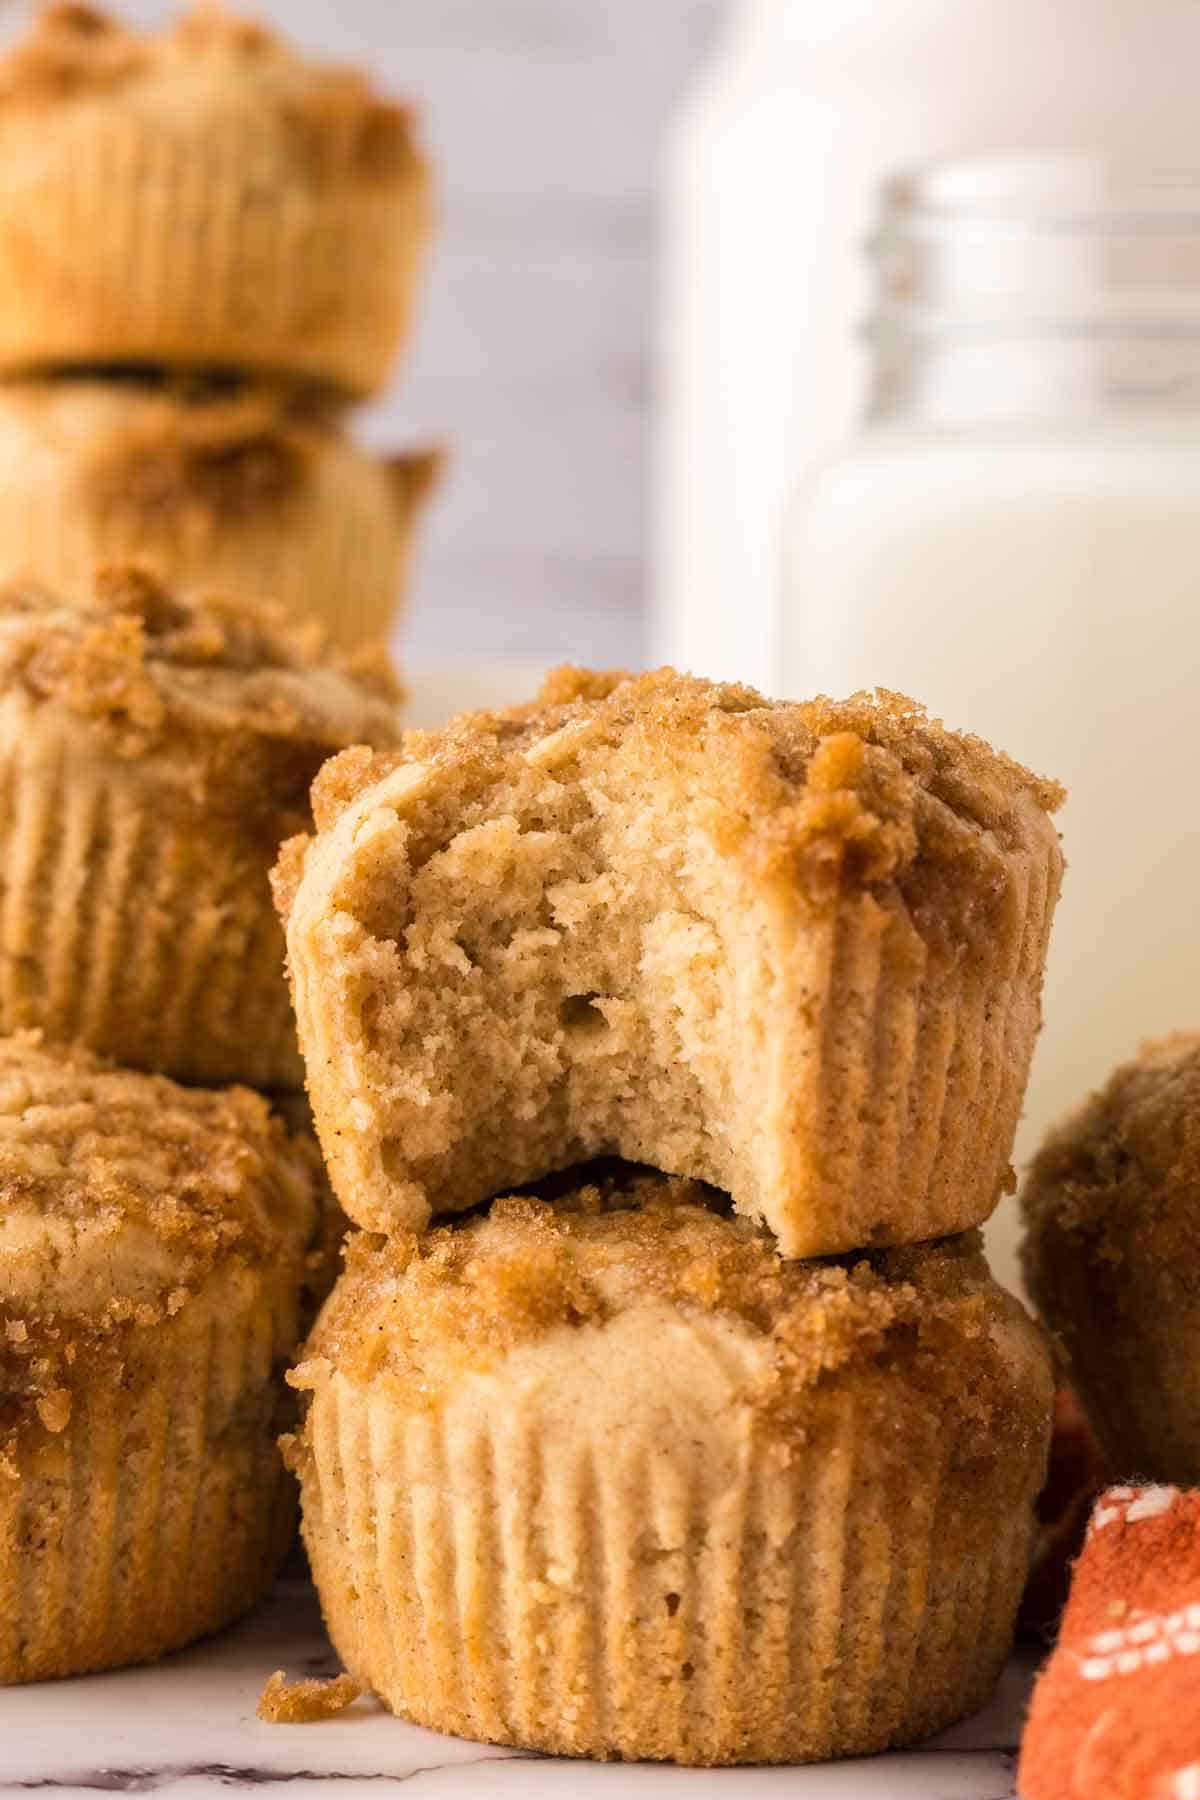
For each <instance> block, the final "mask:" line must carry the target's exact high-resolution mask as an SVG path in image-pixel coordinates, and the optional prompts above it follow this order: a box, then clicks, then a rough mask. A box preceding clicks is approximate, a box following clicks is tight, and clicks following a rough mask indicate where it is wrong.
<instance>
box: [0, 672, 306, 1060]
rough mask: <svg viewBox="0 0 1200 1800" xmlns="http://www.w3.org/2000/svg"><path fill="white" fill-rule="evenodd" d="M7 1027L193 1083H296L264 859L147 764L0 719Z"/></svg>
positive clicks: (31, 721) (2, 1019)
mask: <svg viewBox="0 0 1200 1800" xmlns="http://www.w3.org/2000/svg"><path fill="white" fill-rule="evenodd" d="M0 841H3V844H4V848H5V869H4V882H3V891H2V893H0V1030H3V1031H6V1032H8V1031H15V1030H18V1029H22V1028H33V1027H38V1028H41V1029H42V1030H44V1031H45V1033H46V1035H47V1037H48V1038H51V1039H56V1040H58V1041H74V1042H77V1043H82V1044H86V1045H87V1046H88V1048H89V1049H92V1050H97V1051H100V1052H101V1053H103V1054H105V1055H108V1056H111V1057H113V1058H115V1059H116V1061H118V1062H120V1063H125V1064H128V1065H129V1066H130V1067H131V1068H140V1069H154V1070H159V1071H161V1072H162V1073H164V1074H168V1075H172V1076H174V1077H176V1078H177V1079H179V1080H183V1081H200V1082H213V1083H220V1082H231V1081H244V1082H247V1083H249V1084H251V1085H253V1086H259V1087H265V1088H298V1087H300V1086H301V1085H302V1082H303V1069H302V1065H301V1063H300V1057H299V1051H298V1049H297V1046H296V1039H295V1026H294V1024H293V1021H292V1014H291V1005H290V1002H289V1000H288V994H287V987H286V983H285V981H284V976H283V952H284V946H283V935H282V932H281V930H280V926H279V922H278V919H277V918H276V916H275V912H274V908H273V906H272V903H271V895H270V887H269V882H268V874H267V871H268V868H269V864H270V860H271V854H272V852H271V850H270V849H269V848H268V847H266V846H264V845H263V844H262V843H261V841H260V842H253V841H248V840H247V838H246V836H245V834H244V831H243V827H242V825H241V824H240V823H239V821H238V820H237V819H222V818H220V817H218V816H217V815H215V814H214V815H213V816H211V817H208V818H205V819H204V820H200V819H198V818H197V815H196V808H195V807H194V806H190V805H183V806H181V805H179V804H178V802H177V800H176V796H175V795H173V794H172V793H171V792H170V790H169V787H160V786H159V785H156V780H155V777H154V775H153V773H152V772H151V771H150V769H149V767H148V765H147V764H146V763H145V762H139V763H134V764H131V765H130V766H129V768H128V769H126V768H124V767H122V766H121V765H120V763H119V762H116V761H109V760H105V759H102V758H100V757H98V756H95V755H94V753H92V752H91V751H90V750H89V747H88V744H87V742H86V740H81V741H80V742H78V743H77V742H75V741H74V740H73V738H72V734H71V732H70V728H69V727H67V728H66V729H64V730H60V729H59V727H58V726H57V725H56V723H55V722H54V720H53V719H52V718H50V717H46V718H45V719H38V718H36V717H30V716H29V715H28V713H26V712H23V711H21V710H20V708H19V707H13V708H6V709H3V710H2V711H0Z"/></svg>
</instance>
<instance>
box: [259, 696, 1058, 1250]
mask: <svg viewBox="0 0 1200 1800" xmlns="http://www.w3.org/2000/svg"><path fill="white" fill-rule="evenodd" d="M1060 797H1061V795H1060V791H1059V790H1058V789H1057V788H1055V787H1054V786H1053V785H1052V784H1050V783H1046V782H1041V781H1039V780H1037V779H1036V778H1035V777H1033V776H1031V775H1029V774H1028V773H1027V772H1026V771H1025V770H1023V769H1021V768H1019V767H1018V765H1016V764H1015V763H1012V762H1010V761H1009V760H1008V759H1007V758H1005V757H1003V756H999V755H997V754H995V753H994V752H992V751H990V750H989V749H988V748H987V746H986V745H984V744H982V743H981V742H979V741H978V740H975V739H970V738H963V737H959V736H956V735H955V734H953V733H950V732H946V731H944V730H943V729H942V728H941V727H940V726H938V725H937V724H936V723H934V722H933V721H931V720H929V719H928V718H927V717H926V715H925V714H924V712H923V711H922V710H921V709H920V708H919V707H917V706H915V705H914V704H913V703H912V702H909V701H905V700H902V699H900V698H899V697H897V696H894V695H881V696H879V697H877V698H876V699H871V698H869V697H867V696H861V695H860V696H857V697H855V698H854V699H852V700H850V701H847V702H844V703H840V704H839V703H835V702H832V701H828V700H818V701H814V702H811V703H808V704H771V703H769V702H767V701H764V700H763V699H762V698H761V697H760V696H759V695H757V694H755V693H754V692H753V691H752V690H750V689H747V688H736V687H722V686H717V685H715V684H713V683H710V682H704V681H698V680H693V679H691V678H688V677H683V676H679V675H676V674H675V673H674V672H672V671H670V670H660V671H657V672H656V673H654V674H650V675H645V676H640V677H637V678H631V677H623V676H620V675H598V674H586V673H583V674H581V673H580V672H578V671H572V670H568V671H560V673H559V674H558V675H557V676H555V677H554V678H552V680H551V682H550V684H549V686H548V687H547V689H546V691H545V692H544V694H543V695H542V697H541V698H540V699H539V700H538V701H537V702H535V703H534V704H533V705H532V706H528V707H518V708H514V709H512V710H510V711H507V712H499V713H479V714H471V715H467V716H465V717H464V718H461V719H459V720H456V721H454V722H453V723H452V724H451V725H450V726H448V727H447V728H446V729H445V730H444V731H441V732H432V733H431V732H409V733H407V734H406V735H405V737H404V740H403V742H402V744H401V745H400V746H399V747H398V748H397V749H396V750H395V751H392V752H385V753H383V754H382V755H379V756H374V757H372V756H371V755H369V754H368V753H366V752H364V751H362V750H361V749H356V750H352V751H350V752H348V753H347V754H346V755H345V756H344V757H340V758H337V759H334V760H333V761H331V762H330V763H329V764H327V765H326V767H325V768H324V769H323V770H322V772H321V775H320V777H319V779H318V780H317V782H316V783H315V785H314V789H313V809H314V817H315V819H316V824H317V829H318V835H317V836H316V837H315V838H314V839H313V840H312V841H311V842H309V843H298V844H297V843H293V844H289V845H288V846H286V847H285V850H284V852H283V855H282V858H281V861H280V864H279V866H278V868H277V871H276V878H275V879H276V894H277V901H278V904H279V905H280V908H281V911H282V912H283V914H284V916H285V918H286V920H287V928H288V941H289V951H290V969H291V976H292V982H293V992H294V997H295V1002H296V1009H297V1015H298V1019H299V1023H300V1036H301V1043H302V1047H303V1048H304V1051H305V1054H306V1057H307V1060H308V1065H309V1084H310V1092H311V1095H312V1100H313V1107H314V1113H315V1117H316V1121H317V1128H318V1132H319V1134H320V1136H321V1139H322V1144H323V1147H324V1149H325V1153H326V1157H327V1159H328V1162H329V1166H330V1171H331V1177H332V1179H333V1182H334V1185H335V1187H336V1188H337V1190H338V1192H339V1197H340V1198H341V1200H342V1203H343V1205H344V1206H345V1207H346V1209H347V1211H348V1212H349V1213H350V1214H351V1216H352V1217H353V1218H354V1219H355V1221H356V1222H357V1223H358V1224H360V1225H362V1226H364V1227H366V1228H368V1229H372V1230H388V1229H391V1228H392V1227H393V1226H394V1225H397V1224H398V1225H401V1226H404V1227H409V1228H413V1229H420V1228H421V1226H422V1225H423V1224H424V1223H425V1221H426V1220H427V1218H428V1217H429V1216H430V1214H431V1213H432V1214H437V1213H438V1212H442V1211H454V1210H460V1209H462V1208H464V1207H468V1206H470V1205H473V1204H475V1203H477V1202H478V1201H479V1200H481V1199H483V1198H485V1197H487V1196H488V1195H490V1194H494V1193H496V1192H498V1191H502V1190H503V1189H504V1187H505V1186H507V1185H519V1184H520V1183H522V1182H524V1181H527V1180H530V1179H535V1178H537V1177H539V1176H540V1175H542V1174H544V1173H545V1172H546V1171H547V1170H549V1169H553V1168H562V1167H567V1166H569V1165H570V1164H572V1163H575V1162H579V1161H581V1160H585V1159H586V1158H588V1157H590V1156H595V1155H607V1154H617V1155H621V1156H625V1157H628V1158H630V1159H632V1160H636V1161H640V1162H644V1163H647V1164H650V1165H652V1166H654V1167H656V1168H661V1169H664V1170H667V1171H669V1172H672V1173H677V1174H683V1175H688V1176H692V1177H695V1178H701V1179H704V1180H707V1181H710V1182H712V1183H713V1184H714V1185H716V1186H718V1187H721V1188H722V1189H725V1190H727V1191H729V1192H731V1193H732V1195H733V1198H734V1203H735V1205H736V1206H737V1207H738V1209H739V1210H741V1211H743V1212H745V1213H747V1214H749V1215H751V1216H754V1217H757V1218H759V1219H761V1220H763V1221H765V1222H766V1223H767V1224H768V1225H769V1226H770V1228H771V1229H772V1230H773V1231H774V1232H775V1233H776V1234H777V1236H778V1237H779V1240H780V1243H781V1245H782V1247H783V1248H784V1250H785V1253H786V1254H789V1255H797V1256H799V1255H812V1254H823V1253H827V1252H830V1251H835V1250H839V1249H845V1248H852V1247H855V1246H858V1245H864V1244H877V1243H888V1242H897V1241H906V1240H915V1239H924V1238H929V1237H934V1236H939V1235H945V1234H948V1233H949V1232H951V1231H954V1230H960V1229H964V1228H966V1227H968V1226H970V1225H973V1224H977V1223H979V1222H980V1221H981V1220H982V1219H983V1218H985V1217H986V1216H987V1214H988V1212H989V1211H990V1210H991V1208H992V1206H993V1205H994V1204H995V1201H996V1199H997V1197H998V1195H999V1193H1000V1191H1001V1190H1002V1189H1003V1187H1005V1186H1006V1185H1007V1184H1008V1182H1009V1180H1010V1173H1009V1170H1008V1155H1009V1151H1010V1148H1011V1143H1012V1136H1013V1132H1014V1130H1015V1125H1016V1119H1017V1116H1018V1112H1019V1107H1020V1102H1021V1096H1022V1093H1023V1090H1024V1083H1025V1077H1026V1073H1027V1070H1028V1063H1029V1057H1030V1054H1031V1051H1032V1046H1033V1041H1034V1036H1035V1034H1036V1031H1037V1026H1038V1022H1039V996H1040V987H1041V976H1042V966H1043V961H1044V956H1045V949H1046V940H1047V935H1048V931H1049V924H1050V918H1051V915H1052V912H1053V907H1054V903H1055V900H1056V898H1057V893H1058V886H1059V880H1060V876H1061V869H1062V859H1061V853H1060V850H1059V845H1058V839H1057V835H1056V833H1055V832H1054V829H1053V826H1052V824H1051V822H1050V819H1049V817H1048V813H1049V811H1050V810H1051V809H1052V808H1053V807H1054V806H1055V805H1056V804H1057V803H1058V800H1059V799H1060Z"/></svg>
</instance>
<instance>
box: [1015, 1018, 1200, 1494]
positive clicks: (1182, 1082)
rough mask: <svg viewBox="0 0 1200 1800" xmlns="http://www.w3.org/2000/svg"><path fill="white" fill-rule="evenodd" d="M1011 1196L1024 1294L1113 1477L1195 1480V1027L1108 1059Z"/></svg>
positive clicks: (1199, 1228) (1199, 1288) (1198, 1292)
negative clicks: (1097, 1086)
mask: <svg viewBox="0 0 1200 1800" xmlns="http://www.w3.org/2000/svg"><path fill="white" fill-rule="evenodd" d="M1021 1203H1022V1209H1023V1213H1024V1218H1025V1227H1026V1238H1025V1245H1024V1252H1023V1259H1024V1267H1025V1276H1026V1280H1027V1282H1028V1284H1029V1288H1030V1292H1031V1293H1032V1295H1033V1296H1034V1299H1035V1301H1036V1302H1037V1305H1038V1308H1039V1310H1040V1311H1041V1312H1042V1314H1043V1316H1044V1317H1045V1319H1046V1321H1047V1323H1048V1324H1049V1325H1050V1327H1051V1328H1052V1330H1053V1331H1054V1332H1055V1333H1056V1334H1057V1335H1058V1337H1059V1338H1060V1340H1061V1343H1062V1345H1063V1347H1064V1348H1065V1350H1066V1352H1067V1354H1068V1356H1069V1358H1070V1364H1071V1371H1072V1378H1073V1380H1074V1382H1075V1385H1076V1386H1077V1387H1078V1389H1079V1393H1080V1396H1081V1398H1082V1400H1083V1403H1084V1406H1085V1408H1086V1410H1087V1413H1088V1416H1089V1418H1090V1419H1091V1420H1092V1422H1093V1424H1094V1425H1095V1427H1096V1431H1097V1433H1098V1435H1099V1437H1100V1439H1101V1442H1102V1444H1103V1446H1104V1450H1105V1452H1106V1455H1107V1459H1108V1463H1109V1466H1110V1468H1111V1469H1112V1471H1113V1473H1114V1475H1116V1476H1119V1477H1121V1476H1126V1475H1130V1476H1132V1475H1139V1476H1146V1477H1150V1478H1152V1479H1154V1480H1158V1481H1164V1482H1179V1483H1184V1484H1189V1483H1195V1482H1197V1481H1200V1274H1198V1273H1197V1271H1198V1270H1200V1034H1197V1033H1195V1032H1179V1033H1177V1034H1175V1035H1174V1036H1172V1037H1169V1038H1166V1039H1164V1040H1163V1041H1161V1042H1159V1043H1154V1044H1148V1045H1146V1046H1145V1047H1144V1048H1143V1049H1142V1051H1141V1053H1140V1054H1139V1055H1138V1057H1136V1058H1135V1059H1134V1060H1133V1061H1132V1062H1130V1063H1127V1064H1125V1065H1124V1066H1123V1067H1122V1068H1119V1069H1117V1070H1116V1071H1115V1073H1114V1074H1113V1075H1112V1077H1111V1078H1110V1080H1109V1081H1108V1083H1107V1084H1106V1085H1105V1086H1104V1087H1103V1088H1102V1089H1101V1090H1100V1091H1099V1092H1098V1093H1096V1094H1094V1095H1092V1097H1091V1098H1090V1099H1089V1100H1088V1101H1087V1102H1086V1104H1085V1105H1084V1106H1082V1107H1081V1108H1080V1109H1079V1110H1078V1111H1077V1112H1076V1113H1075V1114H1073V1115H1072V1116H1071V1117H1070V1118H1068V1119H1067V1120H1065V1121H1064V1122H1063V1124H1061V1125H1060V1126H1059V1127H1058V1128H1057V1130H1055V1131H1053V1132H1052V1133H1051V1134H1050V1136H1049V1138H1048V1139H1047V1141H1046V1143H1045V1145H1044V1146H1043V1148H1042V1149H1041V1151H1040V1152H1039V1154H1038V1156H1037V1158H1036V1160H1035V1161H1034V1164H1033V1166H1032V1168H1031V1170H1030V1174H1029V1178H1028V1180H1027V1182H1026V1184H1025V1187H1024V1190H1023V1193H1022V1201H1021Z"/></svg>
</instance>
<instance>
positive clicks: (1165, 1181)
mask: <svg viewBox="0 0 1200 1800" xmlns="http://www.w3.org/2000/svg"><path fill="white" fill-rule="evenodd" d="M1021 1203H1022V1209H1023V1211H1024V1215H1025V1222H1026V1225H1027V1227H1028V1231H1029V1239H1028V1241H1027V1244H1026V1252H1025V1255H1026V1268H1027V1273H1028V1274H1029V1276H1030V1278H1031V1279H1033V1280H1035V1281H1039V1280H1040V1258H1039V1255H1038V1245H1039V1243H1040V1242H1041V1240H1043V1239H1044V1238H1045V1237H1047V1236H1048V1235H1050V1234H1053V1235H1054V1236H1056V1237H1059V1238H1075V1239H1083V1238H1087V1239H1089V1240H1091V1241H1092V1242H1093V1243H1097V1242H1098V1243H1101V1244H1102V1243H1103V1242H1104V1241H1105V1240H1106V1239H1107V1238H1109V1235H1110V1234H1111V1242H1110V1245H1109V1248H1110V1252H1111V1254H1113V1255H1118V1256H1119V1255H1121V1254H1125V1253H1128V1251H1129V1249H1130V1248H1131V1246H1133V1245H1136V1248H1137V1252H1138V1254H1139V1255H1140V1256H1142V1257H1143V1258H1152V1257H1157V1258H1159V1259H1160V1260H1161V1261H1162V1263H1163V1265H1164V1266H1165V1267H1167V1268H1171V1269H1176V1270H1177V1271H1178V1273H1179V1275H1180V1277H1181V1278H1182V1279H1184V1280H1185V1281H1189V1282H1190V1281H1191V1279H1192V1275H1191V1271H1192V1269H1193V1267H1194V1263H1195V1257H1196V1254H1197V1250H1198V1249H1200V1032H1183V1031H1181V1032H1176V1033H1175V1034H1174V1035H1172V1036H1170V1037H1167V1038H1164V1039H1162V1040H1161V1041H1159V1042H1157V1043H1151V1044H1147V1045H1145V1046H1144V1047H1143V1049H1142V1051H1141V1052H1140V1054H1139V1055H1138V1056H1137V1057H1136V1058H1135V1059H1134V1060H1133V1061H1132V1062H1128V1063H1125V1064H1123V1065H1122V1067H1121V1068H1119V1069H1117V1070H1116V1071H1115V1072H1114V1073H1113V1075H1111V1076H1110V1078H1109V1080H1108V1081H1107V1083H1106V1084H1105V1086H1104V1087H1103V1088H1101V1089H1100V1090H1099V1092H1098V1093H1095V1094H1093V1095H1092V1096H1091V1098H1090V1099H1089V1100H1088V1101H1087V1102H1086V1103H1085V1104H1084V1105H1083V1106H1082V1107H1080V1108H1079V1110H1078V1111H1077V1112H1075V1113H1074V1114H1072V1115H1071V1117H1069V1118H1068V1119H1066V1120H1064V1122H1063V1123H1062V1124H1061V1125H1059V1126H1058V1127H1057V1129H1056V1130H1054V1131H1052V1132H1051V1134H1050V1136H1049V1137H1048V1138H1047V1140H1046V1142H1045V1144H1044V1145H1043V1146H1042V1148H1041V1150H1040V1151H1039V1152H1038V1155H1037V1157H1036V1158H1035V1160H1034V1163H1033V1166H1032V1168H1031V1170H1030V1174H1029V1179H1028V1182H1027V1183H1026V1186H1025V1188H1024V1191H1023V1194H1022V1202H1021Z"/></svg>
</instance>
